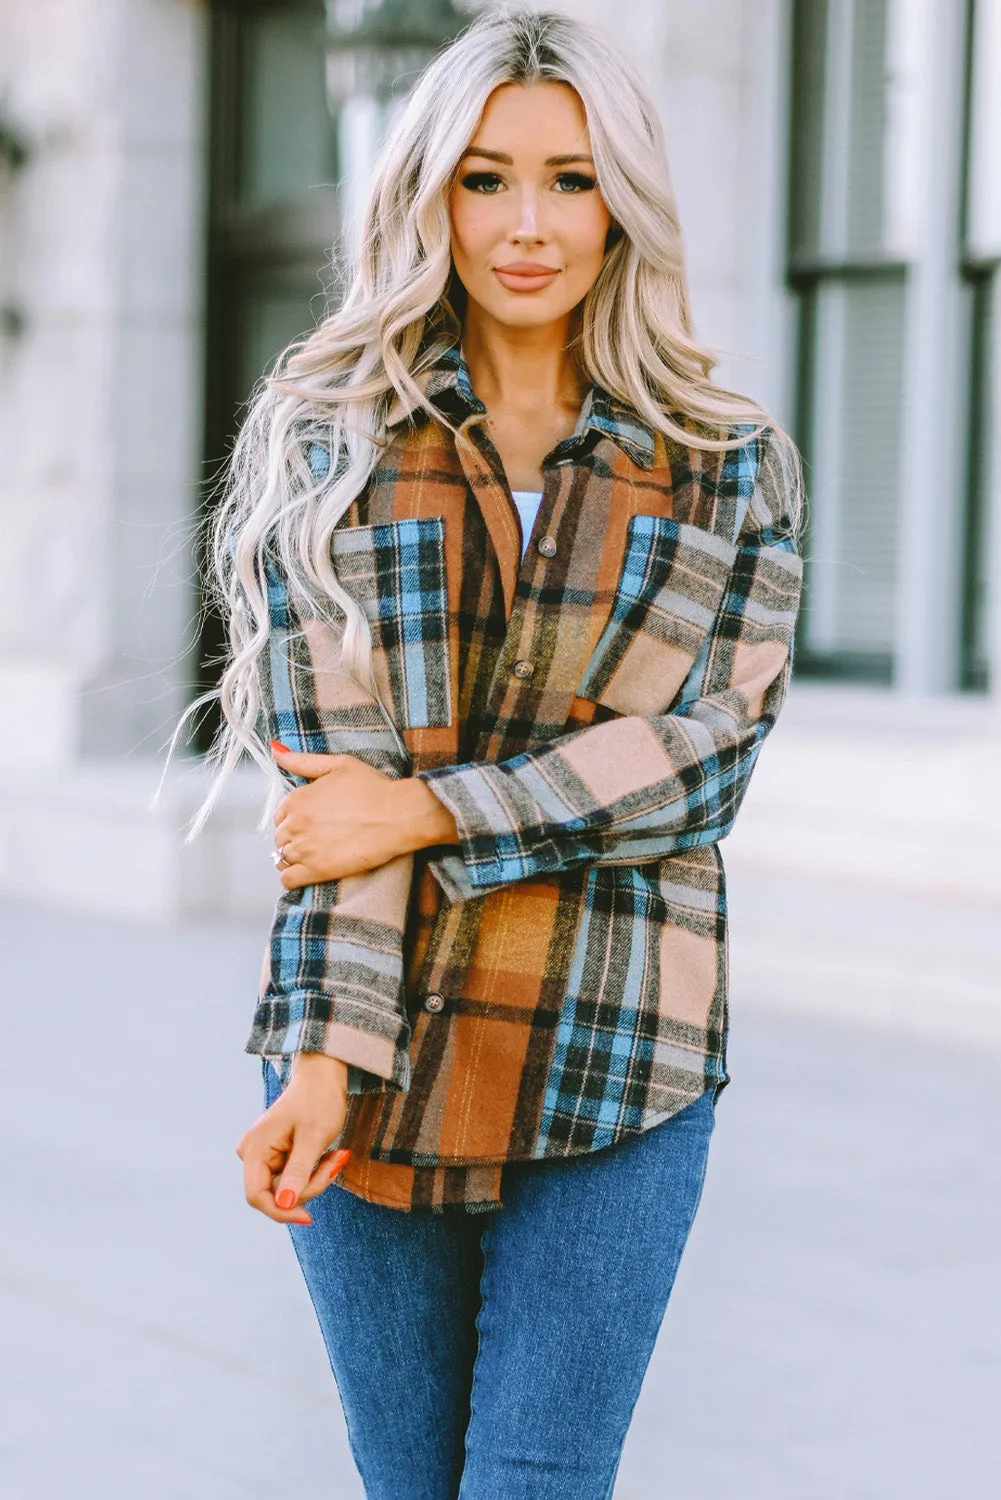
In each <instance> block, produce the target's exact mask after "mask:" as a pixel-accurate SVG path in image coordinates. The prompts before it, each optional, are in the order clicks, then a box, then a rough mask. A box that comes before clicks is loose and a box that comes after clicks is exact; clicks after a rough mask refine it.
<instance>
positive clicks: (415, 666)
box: [332, 516, 452, 729]
mask: <svg viewBox="0 0 1001 1500" xmlns="http://www.w3.org/2000/svg"><path fill="white" fill-rule="evenodd" d="M332 551H333V557H334V566H335V568H336V569H337V576H338V578H339V580H340V582H341V583H342V584H343V586H344V588H345V589H346V590H347V592H348V593H349V594H351V596H352V597H353V598H354V599H356V600H357V601H358V603H359V604H360V605H361V608H362V610H363V612H364V614H365V618H366V619H367V620H368V623H369V626H370V628H371V631H372V648H373V649H372V654H373V670H374V674H375V677H376V681H377V682H378V681H382V682H384V683H387V684H388V687H389V691H390V693H391V695H392V702H393V706H394V710H395V716H396V720H397V723H398V724H399V725H400V726H401V727H406V728H410V729H428V728H434V727H438V726H442V725H447V724H450V723H451V721H452V694H451V671H450V662H449V644H448V591H447V588H446V579H445V523H444V521H443V520H442V519H441V518H440V517H434V516H430V517H429V516H421V517H419V518H414V519H408V520H405V521H393V522H390V523H387V524H384V525H375V526H345V527H340V528H338V529H337V530H335V532H334V534H333V539H332Z"/></svg>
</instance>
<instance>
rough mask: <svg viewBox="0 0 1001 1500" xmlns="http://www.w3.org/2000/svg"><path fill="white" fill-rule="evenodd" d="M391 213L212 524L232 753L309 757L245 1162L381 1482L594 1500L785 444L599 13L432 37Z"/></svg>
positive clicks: (783, 502)
mask: <svg viewBox="0 0 1001 1500" xmlns="http://www.w3.org/2000/svg"><path fill="white" fill-rule="evenodd" d="M362 243H363V250H362V255H361V264H360V267H359V269H358V272H357V275H356V277H355V279H354V281H353V283H352V284H351V287H350V290H349V292H348V294H347V297H346V299H345V301H344V302H343V304H342V305H341V307H340V308H338V310H337V311H336V312H334V313H332V314H331V316H330V317H329V318H327V320H326V321H325V322H324V323H323V324H322V326H321V327H319V328H318V329H317V331H316V332H315V333H314V334H313V335H312V336H311V337H310V338H308V339H307V340H306V341H305V342H304V343H303V344H302V345H301V346H298V347H297V348H295V349H294V350H293V351H291V352H290V353H289V354H288V356H287V357H286V358H285V359H284V360H283V361H282V362H281V364H280V365H279V368H278V372H277V373H276V375H275V376H274V377H273V378H272V379H271V380H269V381H268V382H267V384H266V386H265V388H264V390H263V392H262V393H261V394H260V395H259V397H258V399H257V401H256V403H255V405H254V407H253V409H252V411H251V413H250V416H249V418H248V420H247V423H246V425H245V427H244V430H243V432H242V434H241V436H240V439H239V442H238V446H237V449H236V452H235V456H234V460H233V465H232V472H231V476H230V485H229V492H228V496H227V499H226V501H225V503H224V506H223V508H222V510H221V514H220V519H219V523H218V529H217V535H216V565H217V570H218V574H219V579H220V585H221V596H222V599H223V602H224V605H225V607H226V610H227V614H228V618H229V623H230V632H231V640H232V659H231V662H230V665H229V667H228V670H227V672H226V674H225V677H224V679H223V683H222V689H221V701H222V706H223V709H224V712H225V720H226V728H225V731H224V734H223V737H222V739H221V742H220V745H219V747H218V750H217V757H218V759H219V762H220V769H221V771H222V772H223V773H225V772H226V771H227V770H228V769H229V768H230V767H231V766H232V764H233V763H235V761H236V759H238V758H239V756H240V754H241V753H242V752H243V751H244V750H247V751H249V753H250V754H252V755H253V756H254V757H255V758H256V759H258V761H259V762H261V763H262V764H266V763H267V758H268V753H267V751H266V750H265V748H264V743H263V739H264V732H265V731H266V734H267V736H269V737H271V738H272V746H271V749H272V752H273V757H274V764H276V765H277V768H278V771H279V772H280V773H281V777H282V778H283V780H282V783H281V790H282V793H284V795H283V796H282V799H281V801H280V802H279V803H278V806H277V810H276V811H275V813H274V821H275V832H276V850H277V853H276V858H277V861H278V868H279V871H280V878H281V883H282V886H283V887H284V894H283V896H282V897H281V899H280V901H279V906H278V911H277V915H276V919H275V924H274V928H273V932H272V937H271V943H270V947H269V951H268V954H267V957H266V960H265V966H264V975H263V982H262V990H261V997H260V1004H259V1007H258V1010H257V1015H256V1018H255V1023H254V1028H253V1034H252V1036H251V1039H250V1041H249V1043H248V1049H249V1050H250V1051H251V1052H255V1053H258V1054H260V1055H261V1056H262V1058H263V1059H264V1073H265V1086H266V1109H265V1112H264V1113H263V1115H262V1116H261V1117H260V1119H258V1121H257V1122H256V1123H255V1124H254V1125H253V1126H252V1127H251V1128H250V1129H249V1130H248V1131H247V1133H246V1135H245V1136H244V1137H243V1139H242V1140H241V1142H240V1144H239V1147H238V1151H239V1154H240V1156H241V1157H242V1160H243V1165H244V1173H245V1186H246V1194H247V1198H248V1201H249V1202H250V1203H251V1204H252V1205H253V1206H254V1207H255V1208H257V1209H259V1210H260V1211H261V1212H262V1213H264V1214H266V1215H267V1216H268V1217H269V1218H272V1219H275V1220H276V1221H278V1222H280V1223H286V1224H288V1225H289V1226H290V1227H291V1233H292V1239H293V1243H294V1246H295V1250H296V1254H297V1256H298V1258H299V1261H300V1264H301V1267H302V1270H303V1273H304V1275H305V1279H306V1282H307V1285H308V1287H309V1291H310V1294H311V1297H312V1299H313V1303H314V1306H315V1309H316V1313H317V1317H318V1320H319V1323H320V1327H321V1329H322V1332H323V1336H324V1338H325V1341H326V1345H327V1349H328V1352H329V1356H330V1361H331V1365H332V1368H333V1371H334V1375H335V1377H336V1381H337V1385H338V1388H339V1391H340V1396H341V1400H342V1403H343V1406H344V1411H345V1414H346V1418H347V1424H348V1430H349V1433H350V1437H351V1443H352V1447H353V1451H354V1455H355V1458H356V1461H357V1464H358V1468H359V1470H360V1472H361V1475H362V1478H363V1481H364V1484H365V1489H366V1494H367V1495H368V1496H369V1497H371V1500H390V1497H400V1500H403V1497H406V1500H425V1497H426V1500H445V1497H454V1496H457V1495H458V1496H461V1497H462V1500H488V1497H497V1500H518V1497H521V1496H525V1497H529V1496H531V1497H532V1500H544V1497H553V1500H557V1497H559V1500H564V1497H566V1500H571V1497H572V1500H590V1497H594V1500H599V1497H602V1500H604V1497H608V1496H610V1495H611V1493H612V1487H613V1483H614V1477H615V1472H616V1468H617V1465H618V1461H619V1455H620V1452H621V1449H622V1444H623V1440H624V1437H625V1433H626V1429H627V1427H628V1424H629V1420H630V1417H631V1413H632V1410H633V1406H634V1403H635V1400H636V1397H637V1394H638V1392H639V1388H640V1383H641V1381H642V1378H643V1374H644V1371H645V1369H646V1365H647V1362H648V1360H649V1356H650V1353H651V1350H652V1347H653V1342H654V1338H655V1336H656V1333H657V1329H658V1327H659V1324H660V1321H661V1318H662V1316H663V1313H664V1308H665V1306H666V1303H667V1300H668V1296H669V1293H670V1290H671V1285H672V1282H673V1280H674V1276H675V1272H676V1270H677V1266H678V1261H679V1258H680V1255H681V1252H682V1249H683V1246H684V1244H685V1240H686V1238H687V1235H688V1232H689V1229H690V1227H691V1223H692V1219H693V1216H694V1214H695V1210H696V1207H697V1204H698V1200H699V1196H700V1192H701V1187H702V1181H703V1174H704V1171H705V1164H706V1153H707V1149H708V1144H709V1138H710V1133H711V1131H712V1126H713V1118H714V1109H715V1102H716V1098H717V1095H718V1093H719V1091H720V1090H721V1089H722V1088H723V1086H724V1085H725V1083H726V1082H727V1074H726V1069H725V1041H726V1024H727V1012H726V965H725V941H726V934H725V898H724V887H723V875H722V866H721V862H720V858H719V854H718V851H717V843H718V841H719V839H721V838H722V837H723V835H724V834H725V833H726V832H727V831H728V829H729V828H730V826H731V824H732V821H733V818H734V815H735V813H736V810H737V807H738V805H739V802H740V799H741V797H742V795H743V792H744V789H745V787H746V784H747V779H748V776H749V774H750V771H751V768H752V766H753V764H754V760H755V758H756V756H757V753H758V749H759V747H760V744H761V741H762V739H763V737H764V736H765V734H766V733H767V731H768V729H769V728H770V726H771V725H772V723H773V722H774V720H775V716H776V714H777V712H778V709H779V707H780V704H781V702H782V698H783V696H784V692H785V687H786V682H787V678H788V672H789V654H790V642H791V636H792V629H793V624H794V617H795V612H796V607H797V600H798V588H799V577H800V568H799V561H798V558H797V554H796V548H795V526H796V515H797V497H798V484H797V468H796V462H795V454H794V452H793V450H792V448H791V445H790V444H789V442H788V439H786V438H785V437H784V436H783V435H782V434H781V433H780V432H778V431H777V430H776V428H775V427H774V426H772V425H770V424H769V423H768V421H767V418H766V417H765V414H764V413H763V412H762V411H761V410H760V409H759V408H758V407H757V406H756V405H755V404H754V403H753V402H751V401H749V400H746V399H743V398H741V397H739V396H736V395H733V394H731V393H728V392H725V391H723V390H721V389H719V388H717V387H716V386H714V385H713V383H712V380H711V367H712V364H711V359H710V357H709V355H708V354H707V353H706V352H705V351H703V350H702V349H701V348H699V347H698V346H697V344H696V343H695V342H694V341H693V337H692V333H691V324H690V318H689V310H688V300H687V290H686V282H685V273H684V265H683V257H682V245H681V236H680V231H679V227H678V222H677V218H676V211H675V206H674V200H673V197H672V194H671V190H670V186H669V179H668V170H667V163H666V157H665V154H664V147H663V141H662V136H661V131H660V127H659V125H658V122H657V118H656V114H655V111H654V109H653V106H652V104H651V103H650V101H649V99H648V98H647V97H646V95H645V93H644V92H643V89H642V87H641V85H640V84H639V82H638V81H637V79H636V78H635V76H634V75H633V73H632V71H631V70H630V69H629V68H628V67H627V66H626V64H625V63H624V62H623V61H622V60H621V59H619V58H618V57H617V56H616V55H615V53H614V52H613V51H612V50H611V49H610V48H609V47H608V46H607V44H606V43H605V42H604V41H603V40H599V39H598V38H597V37H596V36H595V35H594V34H592V33H591V32H590V31H589V30H588V29H586V28H585V27H583V26H581V25H579V24H578V23H576V22H574V21H571V20H569V19H567V18H565V17H561V16H550V15H541V16H540V15H516V16H510V15H508V16H496V15H494V16H487V17H485V18H483V19H480V20H478V21H477V22H476V23H475V24H474V25H473V26H471V27H470V29H469V30H468V31H467V32H466V33H465V34H464V35H463V36H462V37H461V38H460V39H459V40H458V41H457V42H455V43H454V44H453V45H452V46H451V47H450V48H449V49H448V50H447V51H446V52H444V53H443V54H442V55H441V56H440V57H439V58H438V59H437V60H436V61H435V62H434V63H433V64H432V65H431V66H430V67H429V68H428V69H427V71H426V73H425V74H424V75H423V77H422V79H421V80H420V81H419V83H418V84H417V86H416V88H415V89H414V91H413V93H412V94H411V96H410V98H409V101H408V103H407V105H406V107H405V108H404V109H403V111H402V114H401V116H400V117H399V119H398V121H397V123H396V124H395V126H394V128H393V130H392V133H391V137H390V139H389V141H388V144H387V145H386V147H385V149H384V152H383V155H382V159H381V164H380V166H379V169H378V172H377V176H376V181H375V184H374V187H373V192H372V198H371V203H370V206H369V210H368V217H367V222H366V225H365V230H364V234H363V237H362ZM290 786H291V787H292V788H293V789H292V790H289V787H290ZM206 810H207V809H206ZM269 811H270V808H269ZM335 1176H336V1177H337V1183H338V1187H337V1190H335V1191H329V1192H325V1191H324V1190H325V1189H326V1188H327V1187H328V1185H329V1184H330V1182H331V1180H332V1178H334V1177H335ZM341 1189H344V1191H342V1190H341ZM307 1205H308V1206H307Z"/></svg>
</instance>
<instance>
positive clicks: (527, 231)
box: [508, 187, 544, 244]
mask: <svg viewBox="0 0 1001 1500" xmlns="http://www.w3.org/2000/svg"><path fill="white" fill-rule="evenodd" d="M543 237H544V236H543V234H542V230H541V228H540V225H539V205H538V200H537V198H536V195H535V189H534V188H532V187H526V188H523V189H522V192H521V194H520V203H519V213H518V220H517V227H516V228H514V229H512V231H511V233H510V235H509V236H508V238H509V239H510V240H512V241H513V242H514V243H515V244H537V243H538V242H539V241H540V240H541V239H543Z"/></svg>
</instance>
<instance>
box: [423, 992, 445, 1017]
mask: <svg viewBox="0 0 1001 1500" xmlns="http://www.w3.org/2000/svg"><path fill="white" fill-rule="evenodd" d="M424 1009H425V1010H429V1011H430V1012H431V1014H432V1015H433V1016H436V1015H438V1013H439V1012H440V1011H443V1010H444V1009H445V997H444V995H425V996H424Z"/></svg>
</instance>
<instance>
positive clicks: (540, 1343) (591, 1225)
mask: <svg viewBox="0 0 1001 1500" xmlns="http://www.w3.org/2000/svg"><path fill="white" fill-rule="evenodd" d="M264 1067H265V1082H266V1098H267V1102H268V1103H269V1104H270V1103H271V1102H272V1100H274V1099H275V1098H276V1097H277V1095H278V1092H279V1083H278V1077H277V1074H276V1073H275V1071H274V1069H273V1068H272V1067H271V1065H270V1063H265V1065H264ZM715 1099H716V1091H715V1090H714V1089H713V1088H709V1089H708V1090H707V1091H706V1093H705V1094H703V1096H702V1097H701V1098H700V1099H698V1100H697V1101H696V1102H695V1103H694V1104H690V1105H689V1106H688V1107H687V1108H686V1109H683V1110H682V1111H680V1113H679V1114H677V1115H675V1116H673V1117H672V1118H671V1119H669V1120H666V1121H664V1122H663V1123H662V1124H660V1125H657V1126H655V1127H654V1128H653V1129H651V1130H648V1131H646V1132H645V1133H644V1134H643V1135H642V1136H640V1137H639V1138H638V1139H635V1140H631V1141H628V1142H625V1143H623V1144H620V1145H617V1146H613V1147H610V1148H609V1149H607V1150H604V1151H598V1152H594V1153H592V1154H590V1155H585V1156H577V1157H570V1158H566V1159H560V1160H552V1161H536V1162H514V1163H510V1164H509V1165H508V1166H506V1167H505V1168H504V1172H503V1178H502V1185H501V1196H502V1200H503V1207H502V1208H500V1209H498V1210H496V1211H494V1212H491V1213H486V1214H469V1213H464V1212H462V1211H461V1210H449V1211H446V1212H445V1213H442V1214H434V1213H431V1212H430V1211H429V1210H420V1209H418V1210H414V1211H410V1212H405V1211H401V1210H399V1209H395V1208H384V1207H382V1206H381V1205H379V1204H374V1203H369V1202H366V1201H365V1200H364V1199H362V1198H358V1197H357V1196H355V1195H354V1194H352V1193H349V1192H347V1191H346V1190H345V1189H343V1188H339V1187H337V1186H333V1187H330V1188H328V1189H327V1191H326V1192H325V1193H323V1194H322V1195H321V1196H320V1197H319V1198H316V1199H313V1200H312V1202H311V1203H310V1205H309V1209H310V1213H311V1214H312V1215H313V1224H312V1225H311V1226H295V1227H290V1231H289V1232H290V1234H291V1236H292V1241H293V1244H294V1246H295V1252H296V1255H297V1256H298V1259H299V1264H300V1266H301V1268H302V1272H303V1275H304V1277H305V1279H306V1285H307V1287H308V1289H309V1294H310V1297H311V1298H312V1301H313V1307H314V1308H315V1310H316V1316H317V1319H318V1321H319V1324H320V1329H321V1331H322V1333H323V1338H324V1342H325V1344H326V1347H327V1353H328V1355H329V1357H330V1365H331V1368H332V1370H333V1373H334V1378H335V1380H336V1382H337V1388H338V1391H339V1393H340V1398H341V1404H342V1406H343V1408H344V1415H345V1418H346V1421H347V1428H348V1435H349V1438H350V1442H351V1449H352V1453H353V1454H354V1459H355V1462H356V1464H357V1466H358V1470H359V1473H360V1474H361V1477H362V1481H363V1483H364V1485H365V1494H366V1496H367V1497H368V1500H610V1497H611V1495H612V1488H613V1485H614V1482H615V1473H616V1470H617V1468H618V1464H619V1458H620V1455H621V1452H622V1446H623V1443H624V1441H625V1436H626V1431H627V1428H628V1426H629V1422H630V1419H631V1417H632V1413H633V1408H634V1406H635V1404H636V1398H637V1396H638V1395H639V1390H640V1385H641V1383H642V1380H643V1376H644V1374H645V1372H646V1368H647V1364H648V1363H649V1360H650V1355H651V1353H652V1351H653V1345H654V1340H655V1338H656V1336H657V1330H658V1328H659V1327H660V1323H661V1319H662V1318H663V1316H664V1309H665V1308H666V1306H667V1300H668V1297H669V1296H670V1293H671V1287H672V1285H673V1282H674V1277H675V1273H676V1271H677V1269H678V1262H679V1261H680V1259H681V1252H682V1250H683V1249H684V1246H685V1241H686V1240H687V1238H688V1232H689V1230H690V1228H691V1225H692V1220H693V1218H694V1217H695V1211H696V1208H697V1207H698V1202H699V1198H700V1195H701V1192H702V1182H703V1178H704V1176H705V1167H706V1156H707V1152H708V1147H709V1139H710V1136H711V1134H712V1128H713V1121H714V1114H715ZM322 1493H324V1494H327V1493H329V1495H330V1496H331V1500H333V1490H330V1491H324V1492H322ZM320 1495H321V1491H320V1490H317V1500H319V1497H320Z"/></svg>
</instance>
